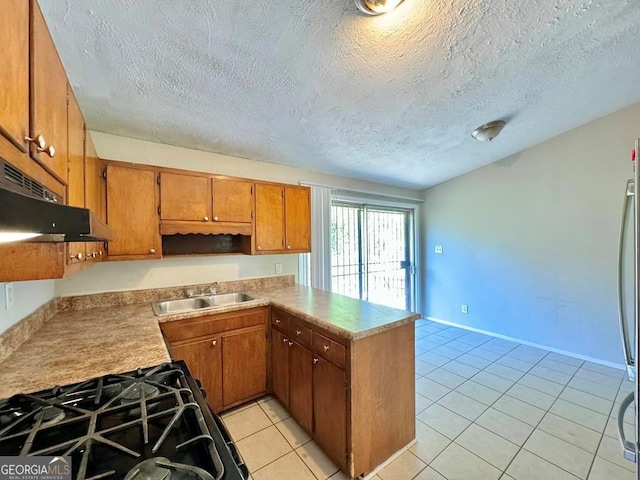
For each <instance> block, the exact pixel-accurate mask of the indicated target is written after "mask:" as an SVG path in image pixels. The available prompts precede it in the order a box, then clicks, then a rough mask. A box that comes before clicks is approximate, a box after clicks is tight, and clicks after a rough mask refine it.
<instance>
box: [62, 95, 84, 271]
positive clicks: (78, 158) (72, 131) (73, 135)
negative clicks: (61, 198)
mask: <svg viewBox="0 0 640 480" xmlns="http://www.w3.org/2000/svg"><path fill="white" fill-rule="evenodd" d="M68 120H69V125H68V131H69V137H68V152H69V155H68V159H69V165H68V171H69V173H68V175H69V176H68V179H69V185H68V186H67V203H68V204H69V205H72V206H74V207H84V206H85V185H84V179H85V158H84V135H85V131H84V118H83V117H82V112H80V107H79V106H78V103H77V102H76V98H75V96H74V95H73V92H70V95H69V111H68ZM85 249H86V245H85V244H84V243H70V244H69V245H68V257H67V263H68V264H71V263H78V262H81V261H84V256H85V254H86V251H85Z"/></svg>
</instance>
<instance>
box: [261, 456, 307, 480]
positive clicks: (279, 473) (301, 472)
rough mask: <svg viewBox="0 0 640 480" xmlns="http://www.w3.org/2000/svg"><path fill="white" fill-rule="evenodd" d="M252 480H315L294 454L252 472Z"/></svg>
mask: <svg viewBox="0 0 640 480" xmlns="http://www.w3.org/2000/svg"><path fill="white" fill-rule="evenodd" d="M253 478H254V480H316V477H314V476H313V473H311V470H309V469H308V468H307V466H306V465H305V464H304V462H303V461H302V460H301V459H300V457H299V456H298V455H296V452H289V453H288V454H286V455H285V456H283V457H281V458H279V459H278V460H276V461H275V462H273V463H270V464H269V465H267V466H266V467H263V468H261V469H260V470H258V471H256V472H253Z"/></svg>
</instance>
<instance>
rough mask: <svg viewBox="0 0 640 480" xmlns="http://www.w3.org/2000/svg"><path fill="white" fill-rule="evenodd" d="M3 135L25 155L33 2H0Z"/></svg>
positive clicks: (0, 123) (0, 117)
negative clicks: (30, 18)
mask: <svg viewBox="0 0 640 480" xmlns="http://www.w3.org/2000/svg"><path fill="white" fill-rule="evenodd" d="M0 12H2V15H0V58H1V59H2V68H0V85H2V87H1V88H0V134H2V135H3V136H4V137H6V138H7V139H8V140H9V141H11V143H13V144H14V145H15V146H16V147H18V148H20V150H22V151H23V152H26V151H27V144H26V143H25V140H24V137H25V136H27V135H29V2H28V1H26V0H18V1H16V0H0Z"/></svg>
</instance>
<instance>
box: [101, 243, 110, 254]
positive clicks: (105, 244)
mask: <svg viewBox="0 0 640 480" xmlns="http://www.w3.org/2000/svg"><path fill="white" fill-rule="evenodd" d="M102 246H103V247H104V250H105V252H108V251H109V242H103V245H102Z"/></svg>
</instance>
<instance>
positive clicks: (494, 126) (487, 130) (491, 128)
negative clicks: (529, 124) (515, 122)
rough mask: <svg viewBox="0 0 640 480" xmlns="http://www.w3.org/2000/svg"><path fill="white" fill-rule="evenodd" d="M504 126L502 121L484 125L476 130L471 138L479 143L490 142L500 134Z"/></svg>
mask: <svg viewBox="0 0 640 480" xmlns="http://www.w3.org/2000/svg"><path fill="white" fill-rule="evenodd" d="M505 125H506V123H505V122H504V121H502V120H496V121H494V122H489V123H485V124H484V125H480V126H479V127H478V128H476V129H475V130H474V131H473V132H472V133H471V136H472V137H473V138H475V139H476V140H478V141H480V142H486V141H487V140H489V141H491V140H493V139H494V138H496V137H497V136H498V135H499V134H500V132H501V131H502V129H503V128H504V126H505Z"/></svg>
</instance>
